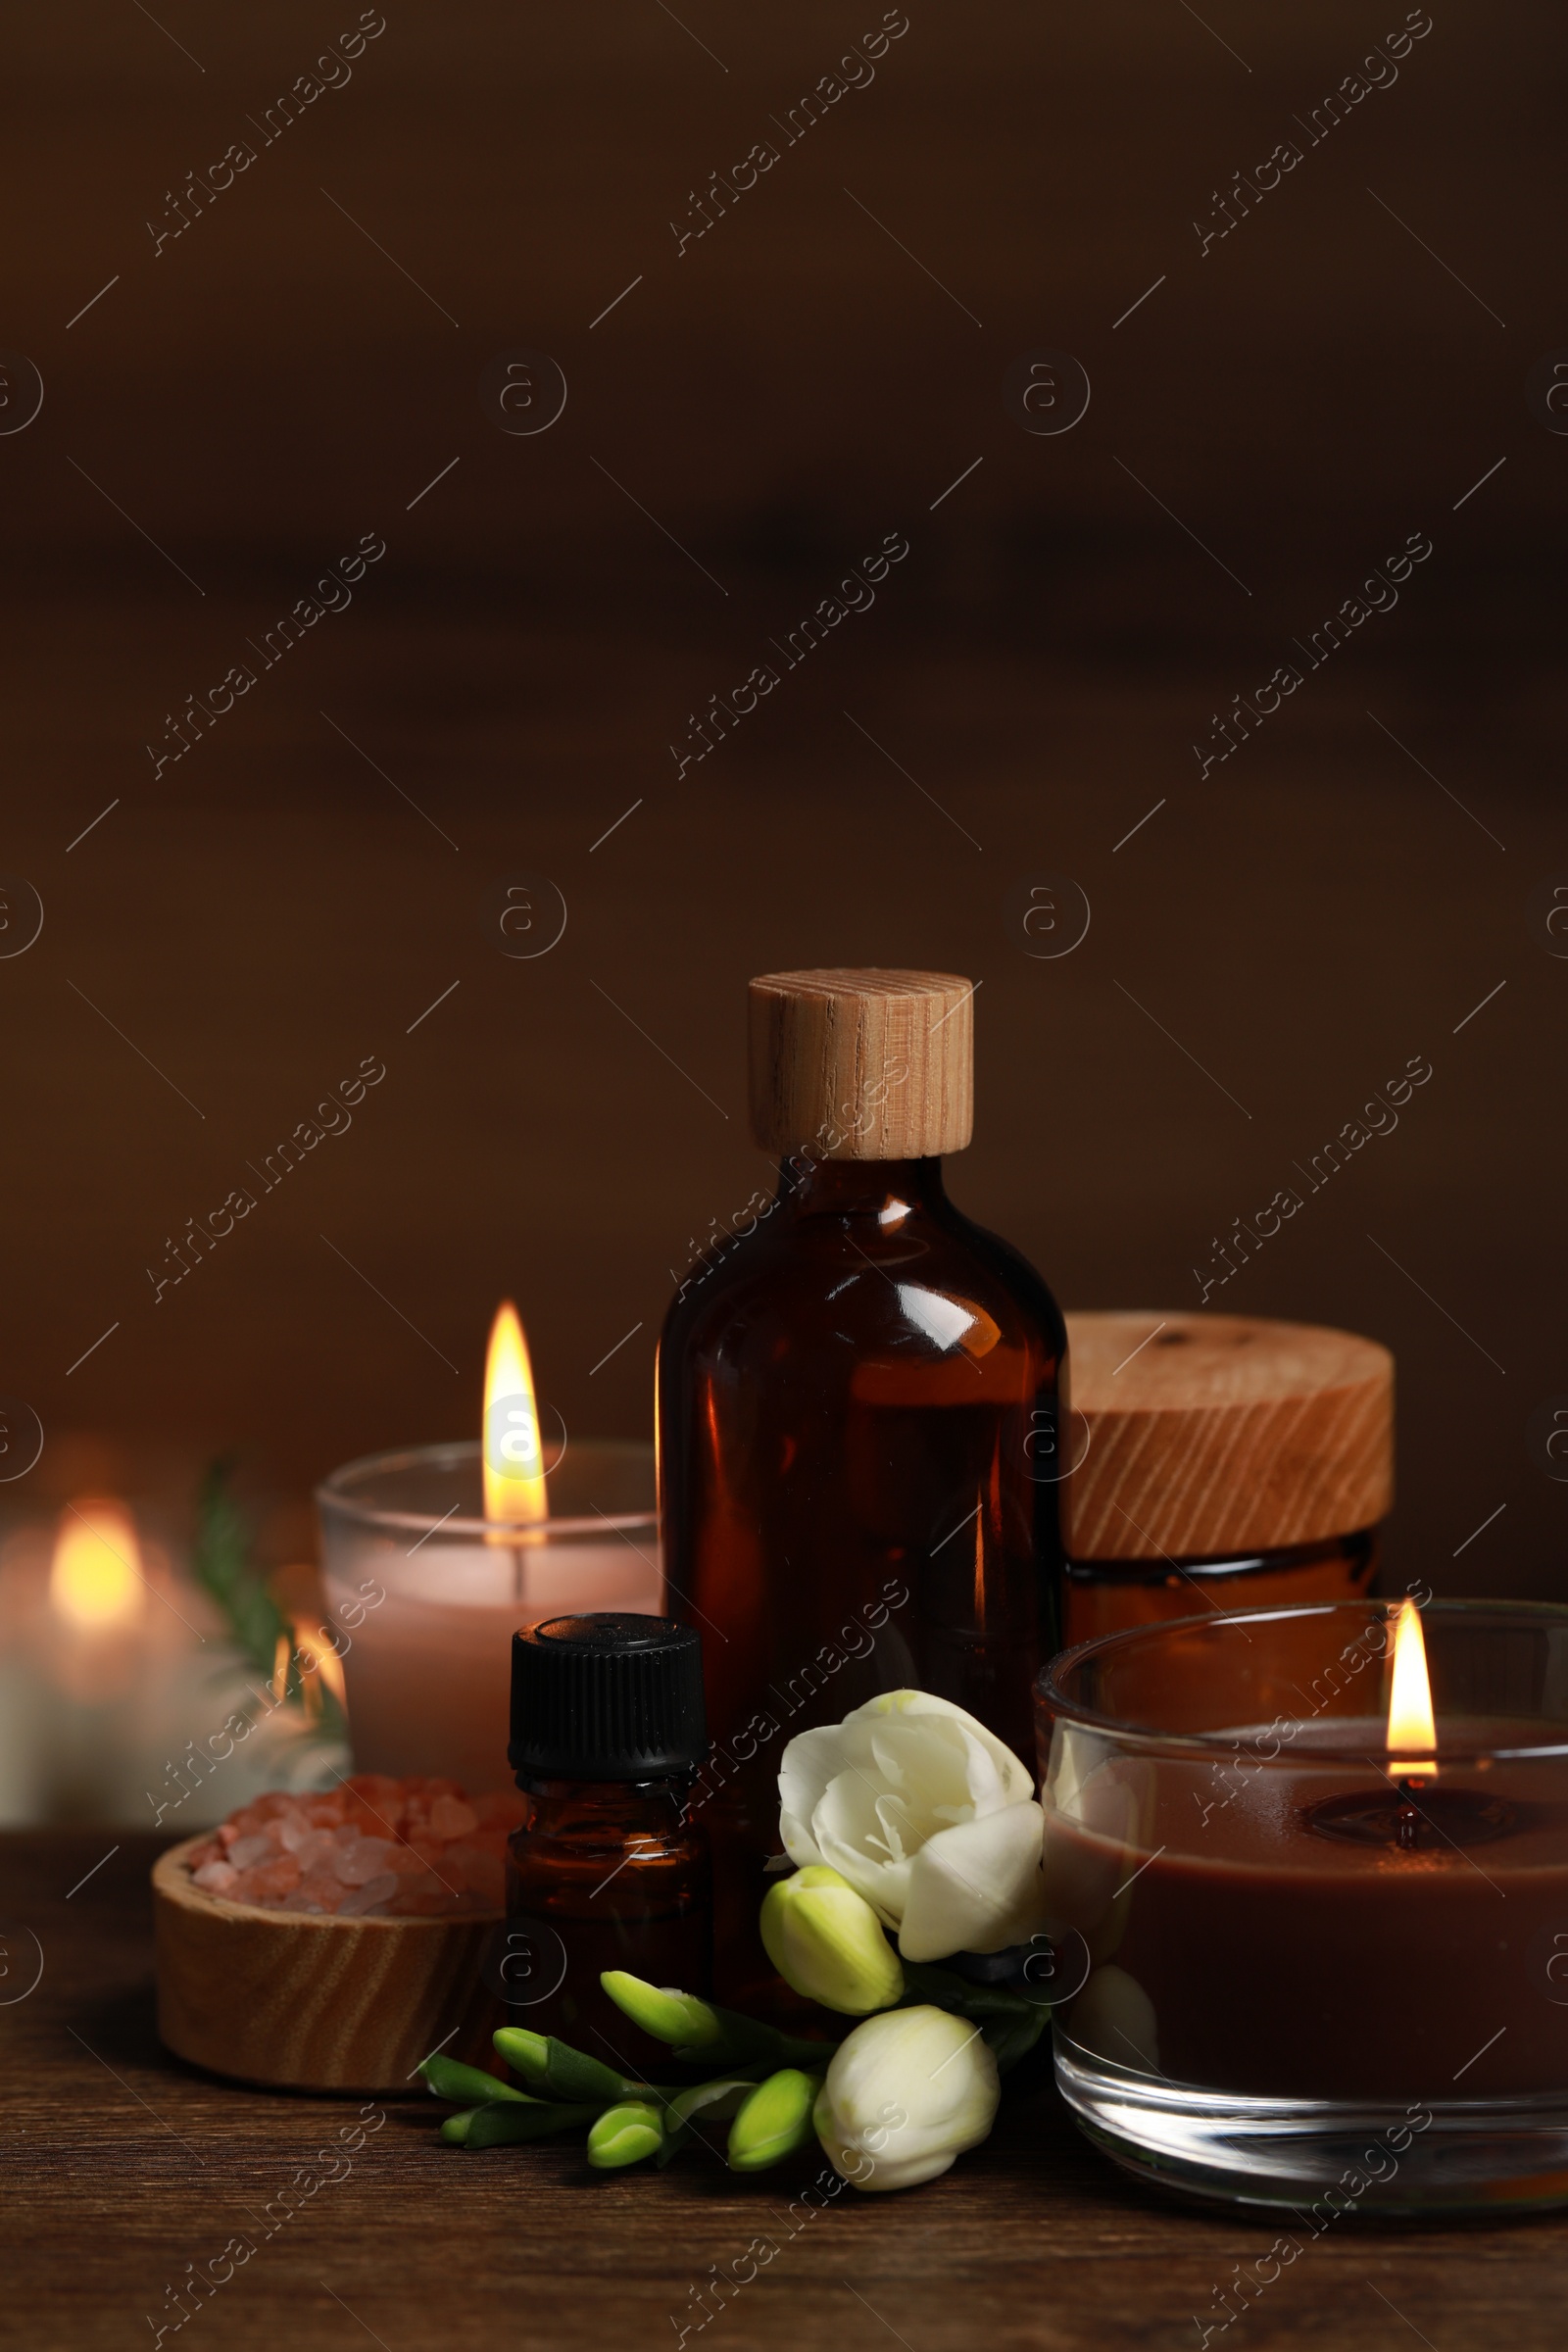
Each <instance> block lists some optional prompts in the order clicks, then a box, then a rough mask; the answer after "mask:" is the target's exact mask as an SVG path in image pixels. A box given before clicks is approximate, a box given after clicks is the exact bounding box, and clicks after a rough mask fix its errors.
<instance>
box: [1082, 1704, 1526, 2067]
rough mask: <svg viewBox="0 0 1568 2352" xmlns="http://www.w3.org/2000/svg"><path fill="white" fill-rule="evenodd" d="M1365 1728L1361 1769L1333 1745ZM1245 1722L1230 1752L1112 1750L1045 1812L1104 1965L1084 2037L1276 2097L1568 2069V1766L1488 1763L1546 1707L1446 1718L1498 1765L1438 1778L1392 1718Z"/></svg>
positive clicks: (1113, 2053) (1457, 1769) (1087, 1993)
mask: <svg viewBox="0 0 1568 2352" xmlns="http://www.w3.org/2000/svg"><path fill="white" fill-rule="evenodd" d="M1357 1734H1359V1735H1360V1736H1361V1737H1362V1738H1364V1740H1365V1745H1366V1750H1367V1756H1366V1761H1365V1762H1364V1763H1360V1764H1357V1763H1354V1762H1347V1761H1341V1760H1337V1759H1335V1758H1333V1757H1323V1756H1321V1755H1320V1756H1318V1757H1317V1758H1314V1755H1313V1749H1314V1747H1317V1748H1318V1749H1321V1748H1322V1747H1323V1746H1325V1745H1332V1746H1333V1747H1336V1748H1340V1749H1343V1748H1344V1747H1345V1746H1346V1744H1347V1743H1348V1741H1349V1742H1353V1741H1354V1740H1355V1738H1356V1736H1357ZM1237 1737H1238V1744H1237V1747H1236V1749H1235V1751H1234V1753H1233V1754H1232V1755H1231V1756H1230V1757H1229V1758H1227V1759H1224V1760H1222V1761H1217V1760H1215V1759H1205V1760H1203V1761H1201V1762H1199V1761H1190V1760H1186V1759H1172V1758H1164V1757H1162V1758H1161V1759H1159V1761H1158V1763H1157V1765H1156V1764H1155V1763H1154V1762H1153V1761H1152V1759H1151V1758H1148V1757H1141V1756H1140V1757H1132V1756H1121V1757H1117V1758H1114V1759H1112V1760H1109V1761H1107V1762H1106V1763H1104V1764H1103V1765H1101V1766H1100V1767H1099V1768H1098V1770H1097V1771H1095V1772H1093V1773H1091V1774H1090V1776H1089V1778H1088V1779H1087V1781H1086V1782H1085V1783H1084V1784H1083V1786H1082V1788H1081V1789H1078V1790H1077V1792H1076V1796H1075V1805H1074V1813H1073V1815H1072V1816H1071V1817H1069V1816H1068V1815H1066V1814H1064V1813H1063V1812H1061V1811H1059V1810H1057V1809H1055V1808H1052V1809H1051V1810H1049V1811H1048V1816H1047V1829H1046V1874H1047V1880H1048V1884H1049V1885H1050V1887H1051V1888H1052V1892H1053V1900H1054V1906H1055V1910H1056V1912H1057V1915H1058V1916H1059V1918H1060V1919H1061V1920H1062V1921H1063V1923H1064V1924H1065V1925H1066V1926H1068V1927H1070V1928H1072V1929H1075V1930H1077V1931H1078V1933H1079V1934H1080V1935H1082V1936H1083V1937H1084V1939H1085V1941H1086V1943H1087V1945H1088V1947H1089V1958H1090V1960H1091V1961H1092V1963H1093V1969H1092V1973H1091V1974H1090V1976H1089V1978H1088V1981H1087V1983H1086V1985H1084V1987H1083V1989H1082V1990H1081V1991H1080V1993H1079V1995H1078V1998H1077V1999H1076V2000H1075V2001H1074V2002H1072V2003H1070V2004H1068V2006H1067V2008H1066V2012H1065V2018H1064V2023H1065V2026H1066V2029H1067V2032H1068V2034H1070V2035H1071V2036H1072V2037H1073V2039H1074V2040H1075V2041H1078V2042H1080V2043H1081V2044H1082V2045H1083V2046H1086V2047H1088V2048H1091V2049H1093V2050H1094V2051H1095V2053H1096V2054H1097V2055H1098V2056H1100V2057H1102V2058H1105V2059H1108V2060H1109V2061H1111V2063H1113V2064H1115V2065H1118V2066H1124V2067H1125V2066H1132V2067H1138V2066H1139V2065H1140V2064H1141V2063H1142V2064H1143V2065H1146V2066H1152V2067H1153V2068H1155V2069H1157V2070H1158V2072H1159V2073H1160V2074H1162V2075H1164V2076H1165V2077H1167V2078H1168V2079H1169V2080H1170V2081H1171V2082H1177V2083H1199V2084H1202V2085H1204V2086H1205V2087H1207V2088H1209V2089H1213V2090H1222V2091H1232V2092H1241V2093H1250V2094H1255V2095H1257V2096H1260V2097H1299V2098H1323V2099H1328V2098H1337V2099H1348V2100H1353V2099H1361V2098H1366V2099H1377V2098H1390V2099H1400V2098H1410V2099H1418V2098H1430V2097H1433V2096H1435V2095H1438V2094H1440V2093H1442V2094H1446V2095H1447V2096H1450V2097H1455V2098H1457V2097H1465V2096H1474V2097H1477V2098H1485V2097H1488V2096H1491V2095H1494V2094H1498V2093H1504V2092H1521V2091H1542V2090H1546V2089H1560V2088H1565V2087H1568V1983H1562V1984H1558V1983H1557V1982H1556V1981H1555V1979H1554V1977H1553V1976H1552V1974H1551V1973H1550V1971H1551V1964H1552V1961H1553V1959H1554V1957H1555V1956H1556V1955H1558V1954H1559V1953H1560V1954H1561V1955H1562V1956H1563V1957H1562V1960H1561V1963H1560V1965H1559V1968H1558V1971H1557V1974H1558V1975H1559V1976H1568V1760H1565V1759H1564V1758H1563V1757H1562V1756H1561V1755H1557V1756H1552V1755H1549V1754H1547V1755H1543V1756H1541V1757H1540V1758H1539V1760H1534V1761H1533V1760H1531V1759H1530V1757H1529V1756H1528V1755H1527V1756H1524V1757H1521V1758H1513V1759H1509V1760H1501V1759H1498V1760H1491V1759H1492V1758H1493V1757H1495V1751H1497V1750H1499V1749H1510V1748H1515V1749H1517V1748H1530V1747H1531V1746H1533V1745H1537V1744H1538V1743H1539V1741H1540V1740H1541V1726H1540V1724H1539V1723H1534V1722H1529V1721H1509V1720H1506V1719H1504V1720H1502V1721H1487V1720H1480V1721H1476V1720H1472V1721H1468V1722H1463V1721H1462V1722H1447V1723H1445V1724H1444V1726H1443V1741H1444V1745H1445V1746H1446V1748H1449V1749H1450V1750H1452V1751H1454V1752H1456V1753H1460V1752H1462V1751H1464V1750H1466V1749H1471V1750H1480V1751H1482V1757H1483V1759H1486V1760H1480V1761H1477V1762H1475V1763H1471V1764H1466V1763H1463V1762H1452V1763H1444V1764H1442V1765H1440V1767H1439V1771H1438V1774H1437V1777H1436V1779H1435V1780H1433V1779H1431V1778H1430V1777H1428V1776H1424V1775H1422V1774H1419V1773H1413V1774H1409V1775H1403V1776H1401V1775H1400V1773H1399V1771H1398V1769H1397V1760H1396V1761H1395V1764H1394V1765H1393V1767H1391V1766H1390V1764H1389V1761H1388V1759H1387V1757H1386V1754H1385V1751H1384V1748H1383V1725H1382V1723H1381V1722H1377V1721H1368V1722H1366V1723H1364V1724H1362V1725H1359V1726H1355V1725H1348V1724H1347V1723H1345V1722H1344V1721H1338V1722H1335V1723H1333V1724H1332V1725H1331V1726H1328V1727H1323V1726H1315V1725H1308V1726H1305V1727H1303V1728H1302V1729H1301V1731H1300V1732H1299V1735H1298V1737H1297V1738H1296V1739H1295V1740H1293V1741H1292V1742H1290V1743H1289V1744H1288V1745H1282V1743H1281V1741H1280V1740H1279V1738H1278V1736H1277V1734H1273V1733H1270V1732H1268V1731H1265V1730H1259V1731H1257V1732H1255V1733H1253V1734H1251V1735H1249V1734H1247V1733H1246V1732H1243V1733H1241V1734H1239V1735H1238V1736H1237ZM1271 1749H1272V1750H1273V1751H1274V1752H1273V1754H1272V1755H1271V1754H1269V1752H1268V1751H1269V1750H1271ZM1391 1771H1392V1777H1391ZM1401 1778H1403V1779H1405V1780H1407V1781H1408V1783H1409V1787H1408V1789H1404V1788H1401V1787H1400V1781H1401ZM1401 1817H1402V1818H1401ZM1401 1831H1402V1833H1403V1835H1402V1837H1401ZM1554 1938H1555V1940H1554ZM1554 1994H1560V1995H1561V1996H1562V2000H1563V2004H1564V2005H1562V2006H1558V2005H1557V2002H1556V2001H1555V2000H1554V1998H1553V1997H1552V1996H1553V1995H1554Z"/></svg>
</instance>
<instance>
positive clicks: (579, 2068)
mask: <svg viewBox="0 0 1568 2352" xmlns="http://www.w3.org/2000/svg"><path fill="white" fill-rule="evenodd" d="M491 2039H492V2040H493V2041H494V2043H495V2045H496V2048H497V2049H498V2050H499V2051H500V2053H501V2055H502V2057H503V2058H505V2060H506V2062H507V2064H508V2065H509V2066H511V2067H515V2069H516V2071H517V2073H518V2074H519V2075H521V2076H522V2077H523V2078H524V2080H525V2081H526V2082H528V2084H529V2086H530V2088H531V2089H533V2090H534V2091H535V2092H537V2094H538V2095H539V2096H540V2097H541V2098H547V2099H565V2100H567V2101H573V2102H574V2101H578V2100H583V2099H597V2100H598V2101H599V2104H600V2105H601V2106H602V2107H604V2106H608V2105H609V2104H610V2102H611V2100H612V2099H623V2098H624V2097H625V2096H626V2094H627V2092H628V2091H635V2090H638V2089H639V2088H640V2087H641V2085H640V2084H639V2083H636V2082H628V2081H627V2079H626V2077H625V2076H624V2075H619V2074H617V2073H616V2072H615V2070H614V2068H613V2066H606V2065H605V2064H604V2062H603V2060H602V2059H598V2058H590V2057H588V2056H587V2054H586V2053H585V2052H584V2051H582V2050H574V2049H573V2048H572V2046H571V2044H570V2042H569V2041H558V2040H557V2039H556V2036H555V2035H554V2034H549V2035H546V2034H530V2033H529V2032H528V2031H527V2029H526V2028H525V2027H522V2026H503V2027H501V2028H500V2030H499V2032H497V2033H496V2034H492V2036H491Z"/></svg>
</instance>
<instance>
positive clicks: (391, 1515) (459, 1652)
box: [316, 1440, 661, 1794]
mask: <svg viewBox="0 0 1568 2352" xmlns="http://www.w3.org/2000/svg"><path fill="white" fill-rule="evenodd" d="M483 1491H484V1490H483V1477H482V1470H481V1449H480V1446H478V1444H477V1443H470V1444H461V1445H451V1446H417V1447H414V1448H411V1449H410V1450H408V1451H406V1452H402V1453H382V1454H373V1455H369V1456H368V1457H367V1458H366V1459H364V1460H362V1461H357V1462H349V1463H346V1464H345V1465H344V1467H343V1468H342V1469H340V1470H334V1471H333V1473H332V1475H331V1477H330V1478H328V1479H326V1480H325V1481H324V1482H323V1483H322V1485H321V1486H319V1488H318V1489H317V1495H316V1500H317V1506H318V1509H319V1514H320V1525H321V1566H322V1576H323V1579H324V1583H325V1587H326V1598H327V1605H328V1607H329V1609H330V1610H331V1612H332V1615H333V1617H334V1618H335V1619H336V1621H337V1623H338V1624H339V1625H340V1626H341V1627H342V1628H343V1630H344V1632H345V1633H346V1634H347V1636H348V1641H349V1646H348V1648H347V1651H346V1653H345V1655H344V1660H343V1672H344V1677H345V1680H346V1682H347V1686H348V1709H349V1730H350V1737H351V1739H352V1740H353V1745H354V1760H355V1765H356V1768H357V1769H358V1770H359V1771H361V1772H386V1773H393V1774H396V1775H398V1776H400V1777H402V1776H405V1775H410V1774H415V1773H422V1774H428V1775H440V1776H444V1777H446V1778H448V1779H451V1780H455V1781H459V1782H461V1783H462V1785H463V1787H464V1788H465V1789H466V1790H467V1791H468V1792H469V1793H470V1794H479V1793H481V1792H482V1791H484V1790H487V1789H501V1788H505V1787H507V1786H509V1785H510V1782H511V1778H512V1775H511V1771H510V1769H509V1767H508V1764H507V1740H508V1717H509V1707H510V1694H511V1675H512V1637H513V1635H514V1634H515V1632H516V1631H517V1629H518V1628H519V1627H520V1626H525V1625H537V1624H539V1623H540V1622H541V1621H542V1620H543V1619H544V1618H546V1617H556V1616H560V1615H563V1614H564V1613H565V1612H567V1611H574V1610H589V1609H629V1610H635V1611H638V1612H642V1613H647V1614H654V1613H657V1612H658V1610H659V1608H660V1605H661V1578H660V1567H659V1542H658V1520H657V1516H656V1510H655V1475H654V1449H653V1447H652V1446H646V1445H636V1444H631V1443H620V1442H616V1441H611V1440H602V1441H596V1440H587V1441H581V1442H577V1443H573V1444H572V1445H571V1446H568V1447H567V1449H566V1451H565V1452H564V1454H563V1455H562V1457H561V1459H560V1461H559V1463H558V1464H557V1466H556V1467H555V1469H554V1470H552V1471H551V1473H550V1479H549V1499H550V1511H551V1516H550V1517H549V1518H548V1519H546V1520H541V1521H539V1522H538V1523H537V1524H536V1525H533V1526H510V1525H509V1526H505V1527H502V1526H498V1525H496V1524H494V1523H491V1522H487V1521H486V1519H485V1517H484V1501H483Z"/></svg>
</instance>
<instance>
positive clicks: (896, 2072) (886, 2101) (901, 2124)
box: [811, 1718, 1002, 2189]
mask: <svg viewBox="0 0 1568 2352" xmlns="http://www.w3.org/2000/svg"><path fill="white" fill-rule="evenodd" d="M965 1720H967V1718H965ZM1001 2097H1002V2085H1001V2083H1000V2082H999V2081H998V2079H997V2062H996V2059H995V2058H994V2057H993V2056H992V2054H991V2052H990V2050H989V2049H988V2048H987V2047H986V2044H985V2043H984V2041H983V2040H982V2039H981V2038H980V2029H979V2027H978V2026H976V2025H974V2024H972V2023H971V2021H970V2020H969V2019H968V2018H966V2017H954V2016H953V2015H952V2014H951V2013H950V2012H949V2011H948V2010H946V2009H926V2008H919V2009H885V2010H883V2012H882V2014H881V2015H880V2016H879V2017H868V2018H867V2019H866V2021H865V2023H864V2025H861V2026H857V2027H856V2029H855V2031H854V2033H853V2034H851V2035H850V2036H849V2038H848V2040H846V2041H841V2042H840V2044H839V2046H838V2049H837V2050H836V2051H835V2052H834V2056H833V2062H832V2064H831V2065H830V2066H829V2068H828V2070H827V2080H826V2082H824V2083H823V2085H822V2088H821V2090H820V2092H819V2093H818V2094H817V2101H816V2106H815V2109H814V2111H813V2113H812V2119H811V2120H812V2122H813V2123H814V2124H815V2126H816V2136H817V2138H818V2139H819V2140H820V2141H821V2142H822V2145H823V2147H824V2148H825V2149H826V2151H827V2154H828V2156H829V2158H830V2159H831V2161H832V2165H833V2169H834V2171H835V2172H836V2173H838V2174H839V2175H840V2176H841V2177H842V2178H843V2179H844V2180H852V2181H853V2182H854V2183H855V2185H856V2187H857V2188H866V2189H882V2188H913V2187H914V2186H915V2185H916V2183H917V2182H919V2181H921V2180H935V2179H936V2177H937V2175H938V2174H939V2173H945V2172H946V2171H947V2169H948V2167H949V2165H950V2164H951V2163H952V2162H953V2159H954V2158H955V2156H960V2155H962V2153H963V2151H964V2149H965V2148H972V2147H975V2146H977V2145H978V2144H979V2142H980V2141H981V2140H982V2139H984V2138H985V2136H986V2133H987V2132H988V2131H990V2129H991V2127H992V2125H993V2123H994V2122H995V2121H996V2114H997V2104H998V2101H999V2100H1000V2099H1001Z"/></svg>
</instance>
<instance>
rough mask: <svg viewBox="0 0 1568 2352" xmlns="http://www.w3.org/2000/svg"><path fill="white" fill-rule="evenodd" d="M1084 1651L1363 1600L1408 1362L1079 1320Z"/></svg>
mask: <svg viewBox="0 0 1568 2352" xmlns="http://www.w3.org/2000/svg"><path fill="white" fill-rule="evenodd" d="M1067 1344H1068V1358H1069V1361H1070V1363H1071V1366H1072V1404H1073V1416H1072V1434H1071V1437H1070V1440H1069V1441H1068V1442H1067V1446H1066V1451H1067V1464H1066V1468H1067V1475H1066V1476H1065V1477H1064V1479H1063V1481H1062V1486H1061V1498H1062V1528H1063V1538H1064V1543H1065V1547H1066V1551H1067V1557H1068V1567H1067V1571H1066V1591H1065V1594H1064V1607H1063V1612H1062V1614H1063V1619H1064V1624H1063V1634H1064V1638H1065V1640H1066V1642H1067V1643H1068V1644H1069V1645H1071V1644H1073V1643H1076V1642H1089V1641H1093V1640H1095V1639H1097V1638H1098V1637H1099V1636H1101V1635H1103V1634H1112V1633H1119V1632H1121V1631H1122V1630H1123V1629H1124V1628H1126V1627H1129V1626H1134V1625H1148V1624H1152V1623H1153V1622H1155V1621H1156V1620H1158V1619H1162V1618H1172V1617H1192V1616H1197V1615H1201V1614H1202V1613H1203V1612H1204V1611H1206V1610H1212V1609H1222V1610H1232V1609H1249V1608H1266V1607H1271V1606H1272V1605H1273V1604H1274V1603H1276V1602H1280V1603H1286V1604H1291V1605H1300V1604H1302V1603H1304V1602H1309V1601H1337V1600H1353V1599H1356V1598H1357V1597H1359V1596H1360V1595H1361V1594H1363V1593H1366V1592H1367V1591H1368V1590H1369V1588H1370V1586H1371V1582H1372V1577H1373V1573H1374V1570H1375V1568H1376V1564H1377V1561H1376V1553H1377V1537H1378V1528H1379V1524H1380V1522H1381V1521H1382V1520H1383V1519H1384V1518H1385V1517H1386V1516H1387V1514H1388V1510H1389V1505H1390V1503H1391V1501H1392V1499H1393V1494H1394V1358H1393V1356H1392V1355H1391V1354H1390V1353H1389V1350H1388V1349H1387V1348H1384V1347H1381V1346H1380V1345H1379V1344H1378V1342H1377V1341H1376V1340H1368V1339H1361V1338H1358V1337H1357V1336H1356V1335H1355V1334H1354V1333H1353V1332H1348V1331H1331V1330H1327V1329H1324V1328H1322V1327H1320V1326H1318V1325H1316V1324H1308V1323H1274V1322H1265V1321H1261V1320H1259V1319H1257V1318H1254V1317H1250V1316H1243V1315H1208V1314H1184V1313H1179V1312H1173V1313H1168V1314H1163V1315H1162V1314H1160V1313H1159V1312H1158V1310H1157V1309H1154V1310H1152V1311H1149V1312H1127V1313H1121V1312H1117V1313H1099V1314H1070V1315H1069V1316H1068V1317H1067Z"/></svg>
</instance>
